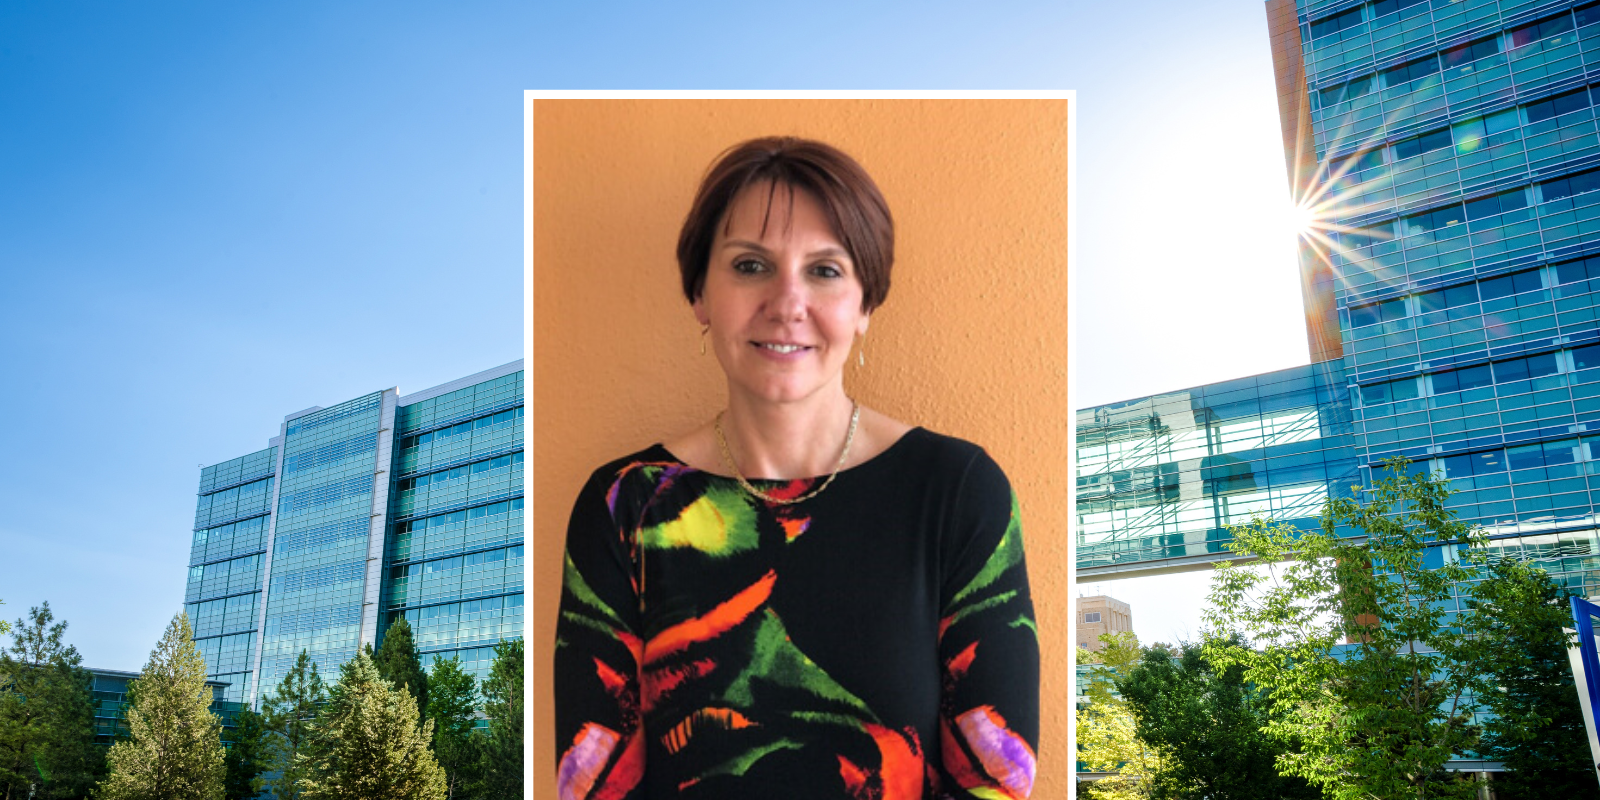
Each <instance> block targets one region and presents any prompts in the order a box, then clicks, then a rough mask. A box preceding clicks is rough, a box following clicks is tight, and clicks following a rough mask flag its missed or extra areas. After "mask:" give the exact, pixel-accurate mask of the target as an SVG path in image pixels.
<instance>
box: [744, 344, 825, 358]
mask: <svg viewBox="0 0 1600 800" xmlns="http://www.w3.org/2000/svg"><path fill="white" fill-rule="evenodd" d="M751 344H753V345H755V346H756V347H759V348H761V349H762V350H766V351H769V352H773V353H777V354H779V355H791V354H793V353H798V352H800V351H802V350H810V349H812V348H811V347H809V346H807V345H803V344H793V343H789V342H751Z"/></svg>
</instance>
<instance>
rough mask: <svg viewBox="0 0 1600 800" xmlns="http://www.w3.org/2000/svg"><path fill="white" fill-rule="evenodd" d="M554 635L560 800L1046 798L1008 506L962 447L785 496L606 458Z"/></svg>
mask: <svg viewBox="0 0 1600 800" xmlns="http://www.w3.org/2000/svg"><path fill="white" fill-rule="evenodd" d="M760 485H761V487H762V489H763V490H764V491H767V492H768V493H769V494H774V495H776V496H780V497H782V496H787V497H794V496H798V495H801V494H804V493H805V492H806V491H808V490H809V489H810V488H811V487H812V485H813V481H811V480H798V481H791V482H779V481H766V482H761V483H760ZM556 630H557V641H556V655H555V691H556V737H557V746H556V750H557V752H556V757H557V776H558V777H557V780H558V783H559V796H560V797H561V798H562V800H569V799H571V800H589V799H590V798H593V799H594V800H620V799H621V798H646V797H648V798H667V797H682V798H690V799H693V798H759V799H760V800H774V799H776V798H806V800H818V799H819V798H853V799H854V800H866V798H872V800H921V799H922V798H947V797H948V798H984V800H1006V799H1008V798H1025V797H1028V796H1029V794H1030V793H1031V791H1032V788H1033V779H1034V769H1035V753H1036V752H1037V746H1038V730H1039V646H1038V632H1037V629H1036V627H1035V624H1034V617H1033V605H1032V601H1031V600H1030V598H1029V595H1028V580H1027V571H1026V569H1025V566H1024V563H1023V558H1022V532H1021V528H1020V526H1019V525H1018V520H1017V504H1016V499H1015V497H1014V496H1013V494H1012V492H1011V487H1010V484H1009V483H1008V482H1007V481H1006V477H1005V475H1004V473H1002V472H1001V471H1000V468H999V467H998V466H997V465H996V464H995V463H994V461H993V460H991V459H990V458H989V457H988V455H987V454H986V453H984V452H983V450H981V449H980V448H978V447H977V446H976V445H973V444H970V443H968V442H964V441H961V440H959V439H953V438H950V437H946V436H941V435H939V434H935V433H932V432H930V431H927V430H924V429H922V428H917V429H915V430H912V431H911V432H910V433H907V434H906V435H905V436H904V437H903V438H901V439H900V441H898V442H896V443H895V444H894V445H892V446H891V447H890V448H889V449H888V450H886V451H884V452H883V453H882V454H880V455H878V456H877V457H875V458H873V459H871V460H869V461H868V462H866V463H864V464H861V465H859V466H856V467H854V468H852V469H849V470H845V471H843V472H841V473H839V476H838V478H837V479H836V480H835V481H834V482H833V485H831V486H829V487H828V489H827V490H826V491H824V492H822V493H821V494H819V495H817V496H816V497H814V498H811V499H809V500H806V501H803V502H801V503H798V504H794V505H788V506H784V505H776V504H770V503H767V502H765V501H762V500H760V499H757V498H755V497H752V496H751V495H750V494H748V493H747V492H745V491H744V490H743V489H742V488H741V487H740V486H739V484H738V483H737V482H736V481H735V480H733V479H731V478H725V477H720V476H717V475H712V474H709V473H706V472H702V471H699V470H696V469H693V468H691V467H689V466H687V465H685V464H683V463H682V462H680V461H678V460H677V459H676V458H674V457H673V456H672V454H671V453H670V452H668V451H667V450H666V449H665V448H663V447H661V446H659V445H657V446H654V447H651V448H649V449H647V450H644V451H642V452H640V453H637V454H635V455H632V456H629V457H627V458H624V459H621V460H618V461H615V462H612V463H611V464H607V465H606V466H604V467H601V468H600V469H599V470H598V471H596V472H595V473H594V476H593V477H592V478H591V479H590V480H589V483H588V484H587V485H586V486H585V487H584V490H583V492H582V494H581V495H580V496H579V497H578V502H577V505H576V507H575V508H574V509H573V512H572V522H571V526H570V527H569V529H568V532H567V555H566V568H565V577H564V580H563V586H562V594H561V619H560V621H559V623H558V625H557V629H556Z"/></svg>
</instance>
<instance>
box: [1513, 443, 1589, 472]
mask: <svg viewBox="0 0 1600 800" xmlns="http://www.w3.org/2000/svg"><path fill="white" fill-rule="evenodd" d="M1580 446H1581V445H1580V444H1579V442H1578V440H1577V439H1562V440H1560V441H1555V442H1536V443H1534V444H1525V445H1521V446H1519V447H1507V448H1506V465H1507V466H1508V467H1510V468H1511V469H1512V470H1519V469H1531V468H1533V467H1554V466H1558V465H1561V464H1572V463H1574V462H1577V461H1581V460H1583V459H1581V458H1579V457H1578V448H1579V447H1580Z"/></svg>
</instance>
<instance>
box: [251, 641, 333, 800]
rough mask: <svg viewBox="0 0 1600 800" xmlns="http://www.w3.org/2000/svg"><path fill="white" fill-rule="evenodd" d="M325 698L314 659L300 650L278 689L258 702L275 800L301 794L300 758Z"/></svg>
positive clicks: (293, 797) (302, 773)
mask: <svg viewBox="0 0 1600 800" xmlns="http://www.w3.org/2000/svg"><path fill="white" fill-rule="evenodd" d="M327 699H328V696H327V692H326V691H325V690H324V689H323V685H322V677H321V676H319V675H318V674H317V665H316V662H314V661H312V660H311V657H310V655H308V654H307V653H306V651H304V650H301V651H300V657H299V658H297V659H295V662H294V666H293V667H290V668H289V671H288V672H286V673H284V676H283V680H282V681H281V682H279V683H278V688H277V691H276V692H275V693H274V694H273V695H272V696H270V697H267V698H265V699H264V701H263V702H262V704H261V712H262V713H261V717H262V725H263V727H265V728H266V730H267V748H266V752H265V757H266V762H267V770H268V771H269V772H273V773H276V777H275V778H273V779H272V780H270V781H268V785H269V786H270V787H271V789H272V796H273V797H275V798H277V800H297V798H299V797H300V796H301V786H300V783H301V781H302V780H304V779H305V768H304V767H303V766H302V764H301V759H300V757H301V756H302V755H303V754H304V753H305V751H306V749H307V748H308V747H309V746H310V744H311V737H312V731H311V723H312V721H314V720H315V719H316V717H317V710H318V708H319V707H320V706H321V705H322V703H323V702H325V701H326V700H327Z"/></svg>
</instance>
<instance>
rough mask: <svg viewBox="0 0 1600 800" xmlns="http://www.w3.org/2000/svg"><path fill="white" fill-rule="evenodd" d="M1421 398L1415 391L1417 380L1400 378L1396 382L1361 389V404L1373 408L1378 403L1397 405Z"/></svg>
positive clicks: (1376, 384) (1419, 393)
mask: <svg viewBox="0 0 1600 800" xmlns="http://www.w3.org/2000/svg"><path fill="white" fill-rule="evenodd" d="M1419 396H1421V392H1419V391H1418V390H1417V379H1416V378H1415V377H1411V378H1401V379H1399V380H1396V381H1385V382H1383V383H1374V384H1371V385H1369V386H1363V387H1361V404H1362V405H1364V406H1374V405H1378V404H1379V403H1398V402H1400V401H1401V400H1412V399H1415V398H1417V397H1419Z"/></svg>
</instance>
